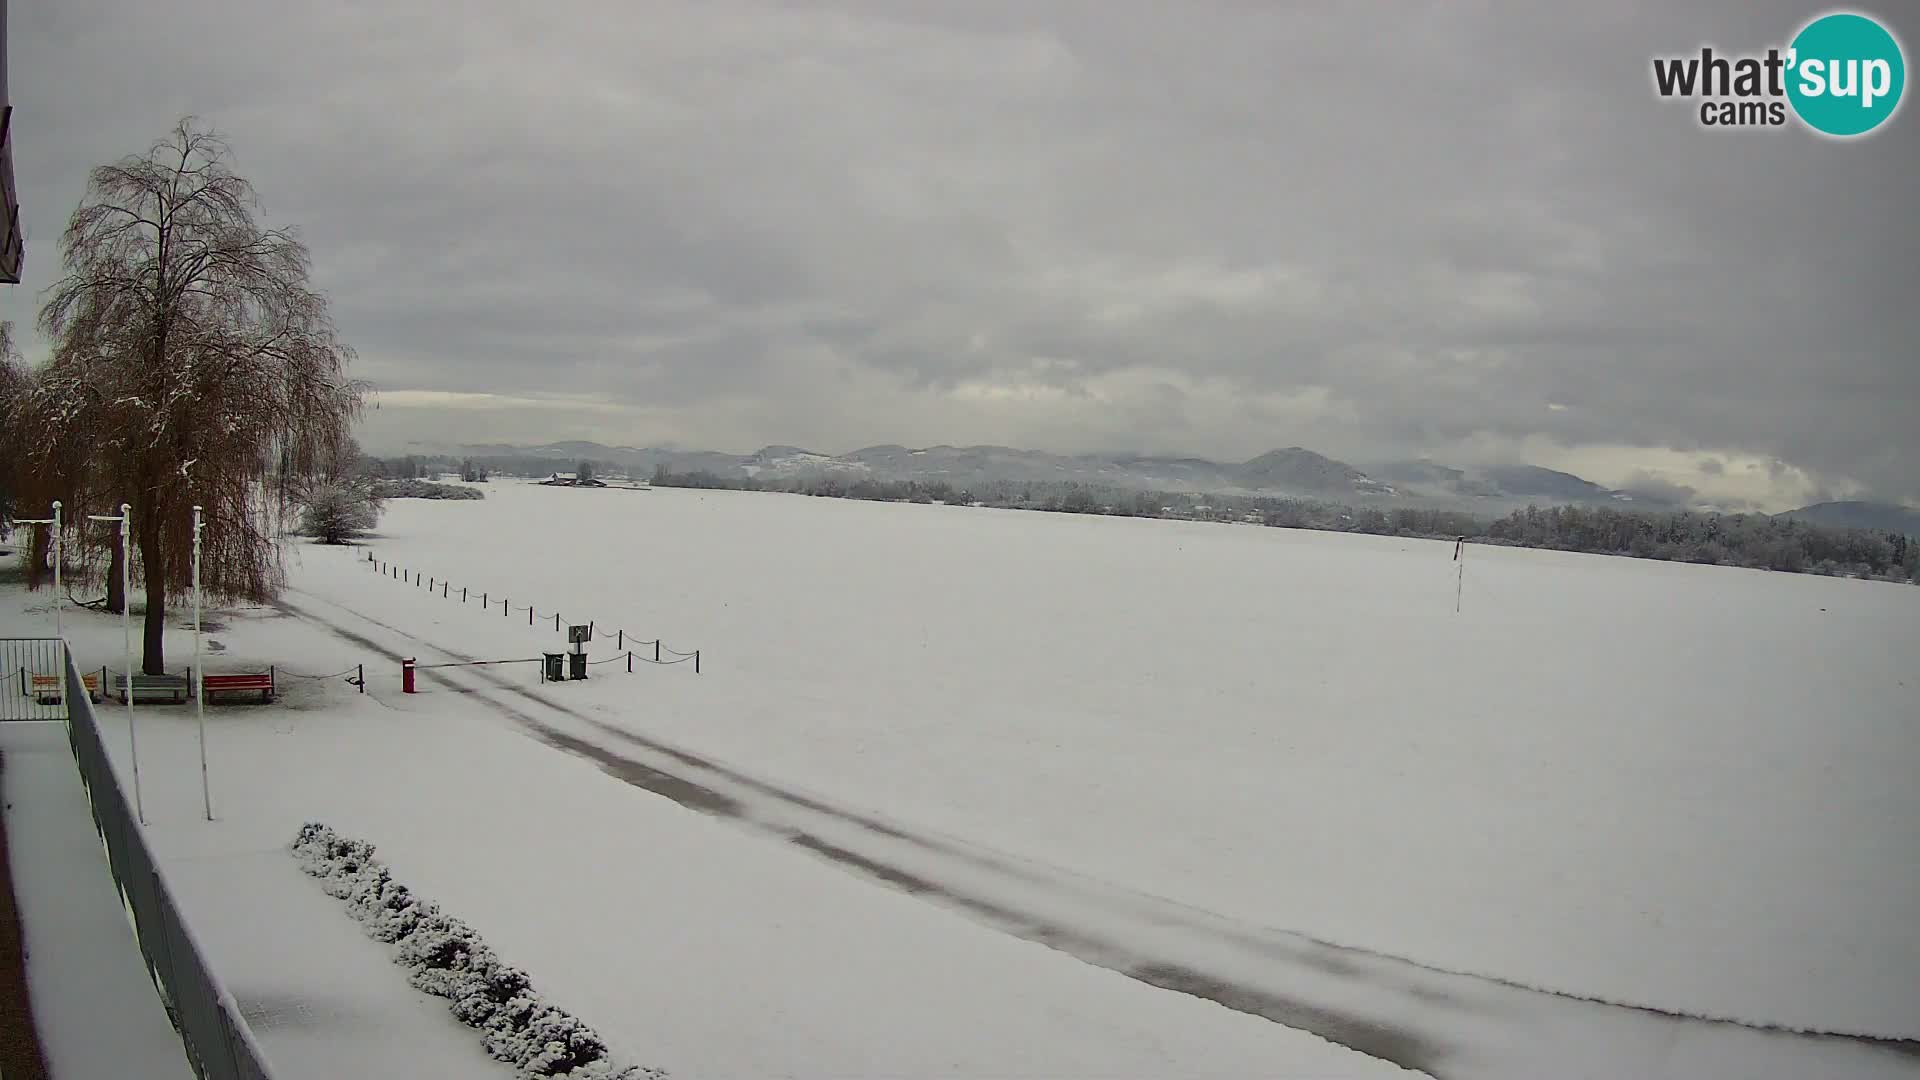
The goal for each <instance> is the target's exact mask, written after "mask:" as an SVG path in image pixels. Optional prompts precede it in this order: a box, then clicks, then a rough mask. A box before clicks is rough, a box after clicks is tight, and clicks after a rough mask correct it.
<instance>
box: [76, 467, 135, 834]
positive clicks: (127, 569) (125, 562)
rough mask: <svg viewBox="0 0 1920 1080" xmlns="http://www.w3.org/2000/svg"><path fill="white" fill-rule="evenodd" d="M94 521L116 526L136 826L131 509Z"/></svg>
mask: <svg viewBox="0 0 1920 1080" xmlns="http://www.w3.org/2000/svg"><path fill="white" fill-rule="evenodd" d="M88 517H90V518H92V519H93V520H94V521H117V522H119V523H120V638H121V642H122V644H123V645H124V646H125V647H126V662H127V681H126V683H125V684H124V686H123V689H122V693H123V694H124V695H125V697H126V699H127V746H128V748H129V749H130V750H131V751H132V753H133V809H134V813H135V814H136V815H138V816H139V818H140V824H142V825H145V824H146V823H147V807H146V803H145V802H143V801H141V798H140V740H139V738H138V736H137V735H136V734H135V732H134V726H133V549H132V544H131V539H130V537H129V536H128V533H129V532H130V531H131V528H132V525H133V507H132V506H130V505H128V504H126V503H121V504H120V516H119V517H110V516H108V517H103V516H101V515H99V514H89V515H88Z"/></svg>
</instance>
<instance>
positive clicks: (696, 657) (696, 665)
mask: <svg viewBox="0 0 1920 1080" xmlns="http://www.w3.org/2000/svg"><path fill="white" fill-rule="evenodd" d="M693 673H694V674H695V675H698V674H700V650H699V649H695V650H693Z"/></svg>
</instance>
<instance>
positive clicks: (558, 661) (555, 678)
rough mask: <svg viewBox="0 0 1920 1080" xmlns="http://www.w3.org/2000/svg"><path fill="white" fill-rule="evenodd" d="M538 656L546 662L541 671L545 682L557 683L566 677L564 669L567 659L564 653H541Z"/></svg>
mask: <svg viewBox="0 0 1920 1080" xmlns="http://www.w3.org/2000/svg"><path fill="white" fill-rule="evenodd" d="M540 655H541V656H543V657H545V661H546V662H545V665H544V668H543V670H544V672H545V679H546V681H547V682H559V681H560V680H562V679H564V678H566V677H567V675H566V668H565V667H564V665H565V664H566V658H567V654H566V653H557V652H550V653H541V654H540Z"/></svg>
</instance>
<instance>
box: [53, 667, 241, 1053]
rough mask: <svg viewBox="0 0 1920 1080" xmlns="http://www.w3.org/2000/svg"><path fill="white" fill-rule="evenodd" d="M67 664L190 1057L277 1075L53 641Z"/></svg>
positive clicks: (93, 792)
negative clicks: (219, 973)
mask: <svg viewBox="0 0 1920 1080" xmlns="http://www.w3.org/2000/svg"><path fill="white" fill-rule="evenodd" d="M52 644H53V645H54V647H55V648H56V650H58V651H59V652H60V653H61V654H62V656H61V666H62V667H63V668H64V669H65V675H66V678H65V688H66V694H65V698H66V700H67V702H68V703H70V707H68V708H66V709H65V711H66V713H67V738H68V740H69V741H70V742H71V743H72V744H73V759H74V761H75V762H76V763H77V764H78V765H79V767H80V780H81V783H82V784H83V785H84V786H85V787H86V789H87V801H88V802H89V803H91V804H92V806H93V823H94V826H95V827H96V828H98V829H99V830H100V836H101V839H103V840H104V841H106V846H107V859H108V862H109V863H110V864H111V865H112V868H113V879H114V881H115V882H116V883H118V885H119V886H120V895H121V898H122V900H123V901H124V902H125V903H126V906H127V908H128V910H130V911H131V912H132V913H133V922H134V928H135V931H136V932H137V934H138V936H139V939H140V952H141V953H142V954H143V955H144V956H145V957H146V961H147V970H148V972H149V973H150V974H151V975H152V976H153V981H154V985H155V986H156V987H157V988H158V989H159V991H160V999H161V1001H162V1002H164V1003H165V1004H166V1007H167V1015H168V1016H169V1017H171V1018H172V1020H173V1026H174V1028H175V1029H177V1030H178V1031H179V1032H180V1041H181V1042H182V1043H183V1044H185V1046H186V1051H187V1060H188V1061H189V1062H190V1063H191V1064H192V1065H193V1070H194V1072H195V1073H196V1074H197V1075H198V1076H199V1077H200V1078H201V1080H271V1078H272V1076H273V1073H272V1071H271V1070H270V1069H268V1067H267V1058H266V1055H265V1054H263V1053H261V1051H260V1044H259V1043H258V1042H257V1041H255V1039H254V1037H253V1032H252V1031H251V1030H250V1029H249V1028H248V1027H247V1022H246V1020H245V1019H243V1018H242V1016H241V1014H240V1006H239V1003H238V1002H236V1001H234V999H233V995H232V994H230V993H228V992H227V989H226V987H225V986H223V985H221V983H220V980H219V979H218V978H217V977H215V975H214V974H213V970H212V968H210V967H209V966H208V965H207V959H206V956H207V954H206V950H204V949H202V948H201V947H200V943H199V942H198V940H196V939H195V938H194V935H193V931H192V930H190V929H188V928H187V924H186V922H185V920H183V919H182V918H181V917H180V909H179V907H178V906H177V905H176V904H175V903H174V900H173V896H172V894H171V893H169V892H168V890H167V884H166V881H165V879H164V878H162V877H161V875H160V870H159V867H158V866H157V865H156V864H155V863H154V859H153V852H152V851H150V850H149V849H148V848H147V841H146V837H145V836H143V835H142V834H141V829H140V826H139V825H137V824H135V823H134V819H133V813H132V811H131V810H130V809H129V808H128V806H127V797H126V794H125V793H124V792H122V791H121V790H120V782H119V779H118V778H117V777H116V776H115V775H114V772H113V765H112V763H111V762H110V761H109V760H108V758H107V751H106V747H104V746H102V745H101V742H100V726H99V725H98V724H97V723H96V722H95V721H94V716H93V704H92V702H91V701H89V700H88V697H87V692H86V687H85V684H84V683H83V682H82V681H81V678H80V672H79V671H78V670H76V669H75V667H74V665H73V658H72V657H71V655H66V651H65V650H64V649H63V648H60V647H61V646H62V645H63V644H64V643H62V642H59V641H55V642H53V643H52Z"/></svg>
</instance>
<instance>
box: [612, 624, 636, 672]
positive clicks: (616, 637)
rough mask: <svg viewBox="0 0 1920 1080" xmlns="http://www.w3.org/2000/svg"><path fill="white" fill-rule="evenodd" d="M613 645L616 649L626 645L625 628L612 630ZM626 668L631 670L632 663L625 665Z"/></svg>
mask: <svg viewBox="0 0 1920 1080" xmlns="http://www.w3.org/2000/svg"><path fill="white" fill-rule="evenodd" d="M613 647H614V648H616V649H624V648H626V647H627V632H626V631H625V630H615V631H614V632H613ZM627 670H628V671H632V670H633V665H631V664H629V665H627Z"/></svg>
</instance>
